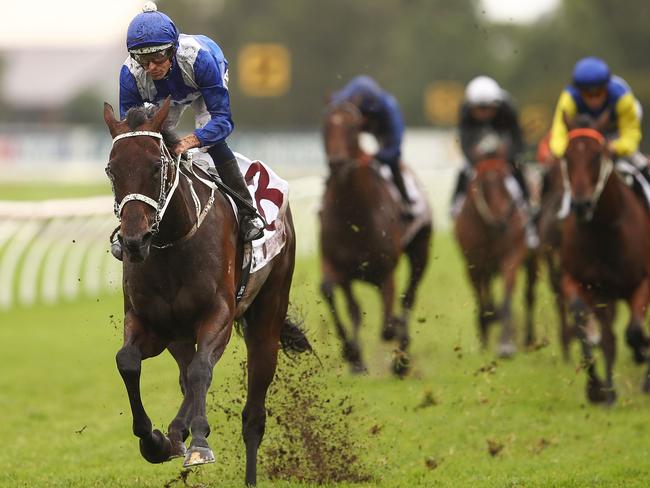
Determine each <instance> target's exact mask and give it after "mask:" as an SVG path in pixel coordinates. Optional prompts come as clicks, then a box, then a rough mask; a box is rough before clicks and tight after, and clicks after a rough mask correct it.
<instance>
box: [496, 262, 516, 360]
mask: <svg viewBox="0 0 650 488" xmlns="http://www.w3.org/2000/svg"><path fill="white" fill-rule="evenodd" d="M520 262H521V261H520V258H519V257H518V256H517V255H514V256H512V257H510V259H506V260H505V261H504V262H503V264H502V265H501V275H502V276H503V288H504V290H503V304H502V305H501V310H500V312H499V316H500V318H501V337H500V338H499V346H498V347H497V355H498V356H499V357H503V358H508V357H512V355H513V354H514V353H515V352H516V351H517V346H515V341H514V330H513V325H512V295H513V293H514V289H515V283H516V281H517V270H518V268H519V264H520Z"/></svg>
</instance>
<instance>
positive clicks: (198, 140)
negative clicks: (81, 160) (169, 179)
mask: <svg viewBox="0 0 650 488" xmlns="http://www.w3.org/2000/svg"><path fill="white" fill-rule="evenodd" d="M126 46H127V49H128V51H129V55H130V56H129V58H127V60H126V61H125V62H124V64H123V65H122V71H121V72H120V115H121V117H122V118H124V117H125V116H126V112H127V111H128V110H129V109H130V108H132V107H139V106H143V105H146V104H161V103H162V102H163V101H164V100H165V98H167V97H168V96H169V97H171V107H170V111H169V115H168V117H167V121H166V124H165V129H166V130H170V129H174V128H175V127H176V126H177V125H178V122H179V120H180V117H181V114H182V113H183V112H184V110H185V109H186V108H187V107H188V106H190V107H192V109H193V111H194V114H195V120H196V127H197V128H196V130H194V132H192V133H191V134H189V135H187V136H185V137H183V138H181V139H180V141H179V142H178V143H177V144H176V145H174V147H173V148H172V151H173V153H174V154H176V155H179V154H181V153H183V152H185V151H187V150H188V149H192V148H205V149H206V150H207V152H208V154H209V155H210V156H211V157H212V159H213V161H214V165H215V167H216V170H217V173H218V175H219V177H220V178H221V180H222V181H223V182H224V183H225V184H226V185H227V186H228V187H230V188H231V189H232V190H233V191H234V192H235V193H237V195H239V197H241V199H243V200H244V201H246V202H248V203H249V204H250V205H251V206H252V205H253V201H252V199H251V196H250V194H249V192H248V188H247V186H246V183H245V181H244V178H243V176H242V174H241V171H240V170H239V166H238V164H237V160H236V158H235V155H234V154H233V152H232V151H231V150H230V148H229V147H228V144H227V143H226V138H227V137H228V136H229V135H230V134H231V133H232V131H233V129H234V123H233V121H232V117H231V114H230V96H229V94H228V61H226V58H225V57H224V55H223V52H222V51H221V49H220V48H219V46H218V45H217V44H216V43H215V42H214V41H213V40H212V39H210V38H208V37H206V36H201V35H185V34H179V32H178V30H177V29H176V26H175V25H174V23H173V22H172V20H171V19H170V18H169V17H168V16H167V15H165V14H164V13H162V12H158V11H157V10H156V6H155V4H153V3H152V2H147V4H146V5H145V7H144V8H143V12H142V13H141V14H138V15H136V16H135V17H134V19H133V20H132V21H131V23H130V24H129V27H128V30H127V39H126ZM235 200H237V199H235ZM236 203H237V207H238V214H239V215H238V216H239V234H240V236H241V238H242V240H243V241H244V242H249V241H252V240H255V239H259V238H260V237H262V235H263V232H264V223H263V222H262V220H261V219H260V218H259V217H258V216H257V215H256V213H255V212H253V210H252V208H248V207H247V206H245V205H244V204H242V202H239V201H236Z"/></svg>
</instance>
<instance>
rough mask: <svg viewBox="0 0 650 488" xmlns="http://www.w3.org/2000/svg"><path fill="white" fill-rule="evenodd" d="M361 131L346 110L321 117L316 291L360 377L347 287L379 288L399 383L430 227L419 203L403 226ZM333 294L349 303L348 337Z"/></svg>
mask: <svg viewBox="0 0 650 488" xmlns="http://www.w3.org/2000/svg"><path fill="white" fill-rule="evenodd" d="M361 125H362V116H361V114H360V112H359V111H358V109H357V108H356V107H355V106H354V105H352V104H350V103H342V104H339V105H335V106H333V107H330V108H329V109H328V110H327V112H326V114H325V119H324V127H323V129H324V130H323V136H324V140H325V152H326V154H327V159H328V164H329V176H328V179H327V183H326V187H325V192H324V194H323V202H322V208H321V212H320V248H321V267H322V273H323V280H322V282H321V291H322V293H323V295H324V296H325V299H326V300H327V303H328V304H329V308H330V311H331V313H332V317H333V319H334V325H335V327H336V332H337V334H338V336H339V338H340V339H341V341H342V342H343V357H344V358H345V359H346V360H347V361H348V362H349V363H350V365H351V367H352V370H353V371H355V372H362V371H365V364H364V362H363V359H362V356H361V347H360V344H359V328H360V326H361V311H360V308H359V305H358V303H357V301H356V299H355V297H354V294H353V292H352V286H351V285H352V282H353V281H355V280H360V281H365V282H367V283H370V284H372V285H374V286H376V287H377V288H379V290H380V291H381V297H382V303H383V325H382V337H383V339H384V340H391V339H393V338H396V339H397V341H398V346H399V349H398V350H397V352H396V356H395V358H394V360H393V371H394V372H395V373H396V374H398V375H400V376H401V375H404V374H406V372H407V371H408V368H409V360H408V356H407V355H406V352H407V348H408V345H409V342H410V337H409V333H408V320H409V313H410V311H411V309H412V308H413V303H414V301H415V294H416V291H417V287H418V285H419V283H420V280H421V278H422V275H423V273H424V270H425V267H426V265H427V261H428V255H429V244H430V241H431V235H432V232H433V227H432V223H431V215H430V210H429V208H428V204H427V203H426V201H425V200H424V199H423V198H421V199H420V205H421V209H420V211H418V212H416V215H415V216H414V219H412V220H409V221H408V222H407V221H405V220H404V219H403V218H402V215H401V203H400V198H399V196H398V195H394V194H393V192H392V191H391V188H390V186H389V185H391V183H390V182H388V181H387V180H386V179H385V178H384V177H383V176H382V175H381V174H380V169H379V168H378V166H377V164H376V163H374V162H373V161H372V159H371V157H370V156H369V155H368V154H366V153H364V152H363V151H362V149H361V147H360V146H359V133H360V131H361ZM402 253H405V254H406V255H407V256H408V259H409V263H410V268H411V274H410V277H409V282H408V288H407V289H406V292H405V293H404V296H403V298H402V314H401V316H399V317H397V316H396V315H395V313H394V300H395V278H394V274H395V267H396V266H397V263H398V261H399V258H400V256H401V255H402ZM336 287H341V289H342V290H343V293H344V295H345V299H346V301H347V306H348V311H349V314H350V317H351V319H352V334H351V335H349V334H348V332H347V331H346V329H345V327H344V326H343V323H342V321H341V318H340V316H339V313H338V311H337V309H336V305H335V302H334V290H335V288H336Z"/></svg>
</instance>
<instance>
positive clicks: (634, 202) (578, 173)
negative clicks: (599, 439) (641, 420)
mask: <svg viewBox="0 0 650 488" xmlns="http://www.w3.org/2000/svg"><path fill="white" fill-rule="evenodd" d="M562 168H563V176H564V184H565V187H566V189H567V191H568V192H570V195H571V209H572V212H571V214H570V215H569V216H568V217H567V218H566V219H565V221H564V223H563V225H562V267H563V269H564V275H563V289H564V293H565V295H566V298H567V301H568V304H569V308H570V310H571V312H572V314H573V316H574V319H575V321H576V326H577V327H576V332H577V333H578V334H579V338H580V340H581V343H582V350H583V358H584V362H585V368H586V370H587V374H588V382H587V397H588V399H589V400H590V401H591V402H595V403H599V402H605V403H608V404H611V403H613V402H614V401H615V400H616V392H615V390H614V383H613V378H612V376H613V368H614V361H615V358H616V341H615V337H614V332H613V330H612V324H613V322H614V318H615V305H616V301H617V300H625V301H626V302H627V303H628V306H629V308H630V321H629V323H628V326H627V329H626V338H627V342H628V344H629V345H630V347H632V350H633V352H634V357H635V359H636V360H637V361H638V362H642V361H644V360H645V348H646V346H647V344H648V341H647V339H646V337H645V334H644V332H643V328H642V324H643V320H644V318H645V314H646V311H647V307H648V302H649V301H650V216H649V215H648V212H647V211H646V209H645V208H644V205H643V203H642V202H641V201H640V200H639V198H638V197H637V196H635V194H634V192H633V191H632V190H631V189H630V188H629V187H628V186H627V185H625V183H624V182H623V181H622V179H621V178H620V177H619V175H618V174H617V173H616V171H614V169H613V162H612V160H611V157H610V156H609V154H608V151H607V146H606V142H605V139H604V137H603V136H602V135H601V134H600V132H598V131H596V130H594V129H589V128H581V129H573V130H571V131H570V132H569V144H568V147H567V150H566V153H565V157H564V159H563V161H562ZM592 316H595V317H596V318H597V319H598V321H599V322H600V325H601V337H602V338H601V339H600V340H601V347H602V349H603V353H604V356H605V383H604V384H603V383H602V382H601V380H600V378H599V377H598V375H597V374H596V370H595V361H594V358H593V352H592V348H593V345H594V344H593V341H591V340H589V338H588V337H587V335H586V333H585V330H586V326H587V323H588V321H589V320H590V319H591V317H592ZM648 374H650V370H649V371H648ZM643 390H644V391H645V392H650V377H649V376H648V375H646V377H645V381H644V384H643Z"/></svg>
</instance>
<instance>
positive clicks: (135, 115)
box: [125, 105, 181, 147]
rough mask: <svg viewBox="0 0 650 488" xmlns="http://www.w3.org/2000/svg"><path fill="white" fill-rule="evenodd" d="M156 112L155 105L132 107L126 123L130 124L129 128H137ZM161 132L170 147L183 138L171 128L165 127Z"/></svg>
mask: <svg viewBox="0 0 650 488" xmlns="http://www.w3.org/2000/svg"><path fill="white" fill-rule="evenodd" d="M155 112H156V106H155V105H149V106H146V107H145V106H141V107H131V108H130V109H129V110H128V111H127V112H126V117H125V120H126V123H127V124H129V129H131V130H136V129H137V128H138V127H140V126H141V125H142V124H144V123H145V122H146V121H147V120H148V119H149V118H150V117H151V116H152V115H153V114H154V113H155ZM160 133H161V134H162V136H163V140H164V141H165V144H167V146H168V147H171V146H174V145H176V144H177V143H178V142H179V141H180V140H181V138H180V137H179V136H178V134H176V132H175V131H174V130H172V129H170V128H168V127H167V128H166V127H164V124H163V127H162V129H161V130H160Z"/></svg>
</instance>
